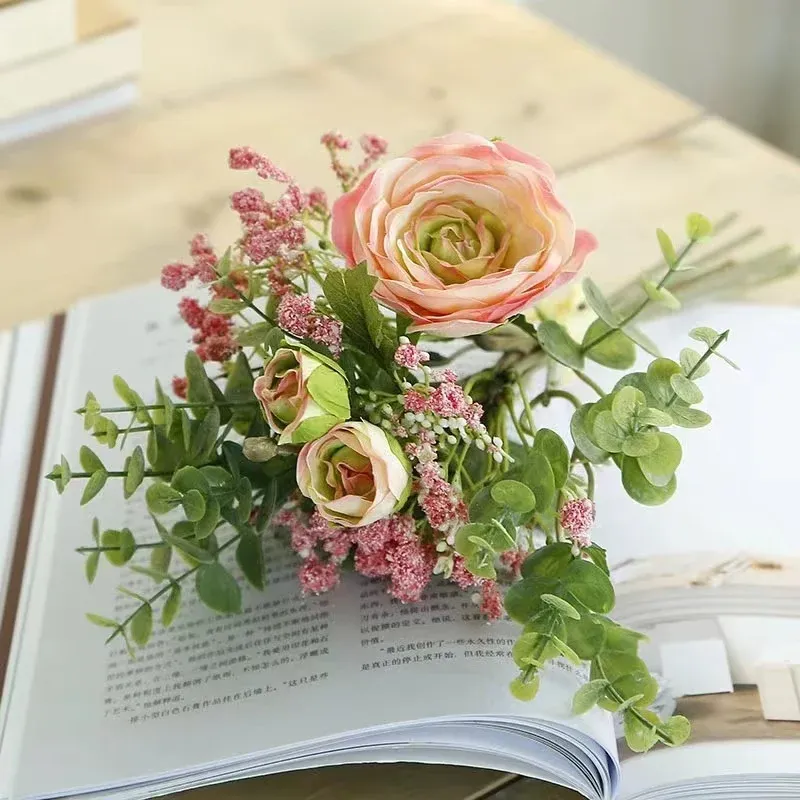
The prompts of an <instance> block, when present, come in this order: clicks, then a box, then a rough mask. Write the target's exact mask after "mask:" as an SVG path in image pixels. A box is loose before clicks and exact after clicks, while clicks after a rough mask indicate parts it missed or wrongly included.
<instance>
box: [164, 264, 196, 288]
mask: <svg viewBox="0 0 800 800" xmlns="http://www.w3.org/2000/svg"><path fill="white" fill-rule="evenodd" d="M193 277H194V270H193V269H192V268H191V267H190V266H189V265H188V264H181V263H180V262H177V261H175V262H172V263H171V264H167V265H166V266H165V267H163V268H162V270H161V285H162V286H163V287H164V288H165V289H171V290H172V291H173V292H179V291H181V289H185V288H186V287H187V286H188V285H189V281H190V280H191V279H192V278H193Z"/></svg>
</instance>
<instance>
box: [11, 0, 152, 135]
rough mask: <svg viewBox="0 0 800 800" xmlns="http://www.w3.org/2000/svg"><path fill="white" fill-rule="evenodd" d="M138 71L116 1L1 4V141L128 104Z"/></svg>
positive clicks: (135, 38) (135, 46) (127, 21)
mask: <svg viewBox="0 0 800 800" xmlns="http://www.w3.org/2000/svg"><path fill="white" fill-rule="evenodd" d="M140 68H141V37H140V30H139V26H138V24H137V22H136V19H135V17H134V16H133V15H132V14H131V13H130V12H129V11H128V10H127V9H126V8H125V7H124V6H122V5H120V0H17V1H16V2H10V3H5V4H2V5H0V144H2V143H6V142H10V141H14V140H16V139H21V138H24V137H26V136H31V135H34V134H37V133H41V132H43V131H45V130H50V129H52V128H56V127H60V126H62V125H65V124H68V123H71V122H75V121H79V120H82V119H86V118H87V117H91V116H95V115H97V114H101V113H105V112H107V111H110V110H113V109H116V108H120V107H123V106H126V105H129V104H130V103H131V102H133V101H134V100H135V98H136V96H137V88H136V78H137V76H138V74H139V72H140Z"/></svg>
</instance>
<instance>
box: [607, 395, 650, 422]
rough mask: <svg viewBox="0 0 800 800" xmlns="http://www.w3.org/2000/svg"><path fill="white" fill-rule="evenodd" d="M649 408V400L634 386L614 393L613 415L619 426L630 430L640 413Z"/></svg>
mask: <svg viewBox="0 0 800 800" xmlns="http://www.w3.org/2000/svg"><path fill="white" fill-rule="evenodd" d="M646 407H647V398H645V396H644V392H640V391H639V390H638V389H637V388H636V387H634V386H623V387H622V388H621V389H620V390H619V391H616V392H614V399H613V400H612V402H611V413H612V415H613V417H614V420H615V421H616V423H617V424H618V425H621V426H622V427H623V428H630V426H631V425H632V424H633V423H634V421H635V420H636V418H637V416H638V414H639V412H640V411H642V410H644V409H645V408H646Z"/></svg>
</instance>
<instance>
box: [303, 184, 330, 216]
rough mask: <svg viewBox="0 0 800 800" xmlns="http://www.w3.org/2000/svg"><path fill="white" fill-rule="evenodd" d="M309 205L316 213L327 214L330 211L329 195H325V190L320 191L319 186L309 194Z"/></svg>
mask: <svg viewBox="0 0 800 800" xmlns="http://www.w3.org/2000/svg"><path fill="white" fill-rule="evenodd" d="M308 205H309V208H311V209H312V210H314V211H317V212H327V210H328V195H327V194H325V190H324V189H320V188H319V187H318V186H316V187H314V188H313V189H312V190H311V191H310V192H309V193H308Z"/></svg>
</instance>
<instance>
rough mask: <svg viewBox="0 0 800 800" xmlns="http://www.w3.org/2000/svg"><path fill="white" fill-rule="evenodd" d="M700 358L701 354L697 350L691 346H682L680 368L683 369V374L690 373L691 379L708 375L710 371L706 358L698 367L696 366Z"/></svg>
mask: <svg viewBox="0 0 800 800" xmlns="http://www.w3.org/2000/svg"><path fill="white" fill-rule="evenodd" d="M701 358H702V356H701V355H700V353H698V352H697V350H692V348H691V347H684V348H683V350H681V369H682V370H683V374H684V375H689V374H691V376H692V380H695V379H697V378H702V377H704V376H705V375H708V373H709V372H710V371H711V365H710V364H709V363H708V360H706V361H704V362H703V363H702V364H700V366H699V367H698V366H697V365H698V364H699V363H700V359H701Z"/></svg>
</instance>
